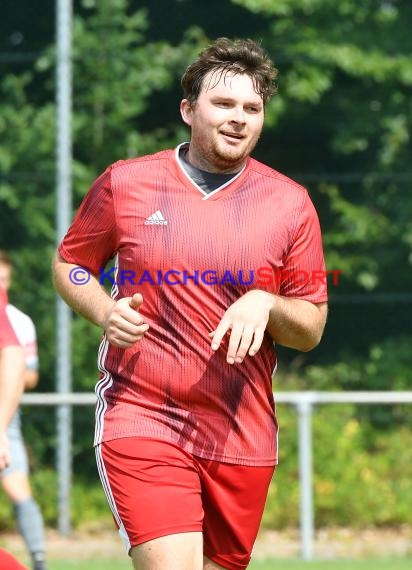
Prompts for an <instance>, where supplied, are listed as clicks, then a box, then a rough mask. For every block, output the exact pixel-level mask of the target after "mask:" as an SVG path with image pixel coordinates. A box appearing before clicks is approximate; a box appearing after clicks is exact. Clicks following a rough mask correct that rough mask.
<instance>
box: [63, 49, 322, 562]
mask: <svg viewBox="0 0 412 570" xmlns="http://www.w3.org/2000/svg"><path fill="white" fill-rule="evenodd" d="M275 76H276V69H275V68H274V66H273V63H272V62H271V60H270V59H269V57H268V56H267V54H266V53H265V52H264V51H263V49H262V48H261V47H260V46H259V45H257V44H256V43H255V42H253V41H251V40H233V41H232V40H229V39H227V38H220V39H218V40H216V41H215V42H214V43H213V44H212V45H210V46H209V47H208V48H206V49H205V50H204V51H203V52H202V53H201V54H200V55H199V57H198V59H197V60H196V61H195V62H193V63H192V64H191V65H190V66H189V67H188V69H187V70H186V72H185V74H184V75H183V77H182V86H183V90H184V99H183V100H182V102H181V106H180V111H181V115H182V118H183V120H184V122H185V123H186V124H187V125H188V126H189V127H190V129H191V138H190V143H184V144H182V145H179V147H178V148H177V149H175V150H166V151H163V152H160V153H157V154H154V155H151V156H145V157H141V158H137V159H132V160H126V161H120V162H117V163H116V164H114V165H112V166H110V167H109V168H108V169H107V170H106V171H105V172H104V173H103V174H102V175H101V176H100V177H99V178H98V179H97V180H96V181H95V183H94V184H93V186H92V187H91V189H90V191H89V193H88V194H87V196H86V197H85V199H84V201H83V203H82V205H81V207H80V209H79V211H78V213H77V215H76V218H75V220H74V222H73V224H72V226H71V228H70V229H69V231H68V233H67V235H66V236H65V238H64V239H63V241H62V243H61V244H60V247H59V250H58V253H57V254H56V258H55V262H54V282H55V286H56V288H57V290H58V291H59V292H60V294H61V295H62V297H63V298H64V299H65V301H66V302H67V303H68V304H69V305H70V306H71V307H72V308H73V309H74V310H75V311H77V312H79V313H81V314H82V315H83V316H85V317H86V318H87V319H89V320H91V321H92V322H94V323H95V324H96V325H98V326H99V327H102V328H103V330H104V332H105V335H104V337H103V341H102V344H101V347H100V352H99V368H100V381H99V382H98V384H97V387H96V391H97V395H98V405H97V410H96V432H95V444H96V456H97V461H98V467H99V473H100V477H101V480H102V483H103V486H104V489H105V492H106V495H107V497H108V500H109V504H110V506H111V509H112V512H113V515H114V518H115V520H116V522H117V525H118V527H119V530H120V533H121V534H122V535H123V537H124V538H125V542H126V545H127V547H128V549H129V552H130V555H131V557H132V560H133V564H134V567H135V568H139V570H153V569H156V570H201V569H204V570H215V569H221V568H225V569H228V570H243V569H244V568H246V567H247V566H248V563H249V561H250V556H251V551H252V547H253V543H254V541H255V538H256V535H257V532H258V528H259V524H260V520H261V516H262V513H263V508H264V504H265V500H266V495H267V490H268V486H269V483H270V481H271V478H272V475H273V472H274V469H275V465H276V463H277V431H278V428H277V421H276V415H275V406H274V402H273V395H272V386H271V379H272V373H273V370H274V369H275V366H276V354H275V350H274V342H275V343H279V344H283V345H285V346H288V347H292V348H296V349H298V350H303V351H307V350H310V349H312V348H313V347H314V346H316V345H317V344H318V342H319V341H320V338H321V335H322V332H323V328H324V325H325V320H326V310H327V309H326V300H327V295H326V285H325V284H324V280H313V279H304V280H303V281H302V279H297V278H296V273H297V271H298V270H299V271H301V272H303V274H305V275H311V274H312V272H314V271H318V272H319V271H323V270H324V260H323V253H322V244H321V237H320V229H319V223H318V219H317V215H316V212H315V209H314V207H313V205H312V203H311V201H310V199H309V197H308V194H307V192H306V190H305V189H304V188H302V187H301V186H299V185H298V184H296V183H295V182H293V181H291V180H290V179H288V178H286V177H285V176H283V175H281V174H280V173H279V172H277V171H275V170H272V169H271V168H269V167H267V166H265V165H263V164H261V163H259V162H257V161H256V160H254V159H252V158H251V157H250V154H251V152H252V151H253V149H254V147H255V145H256V143H257V141H258V139H259V136H260V134H261V130H262V127H263V120H264V107H265V104H266V102H267V101H268V100H269V98H270V96H271V95H272V93H273V90H274V86H273V82H274V79H275ZM114 256H116V266H117V270H116V271H117V273H116V281H114V279H112V276H113V273H112V271H111V270H110V271H105V270H104V267H105V266H106V263H107V262H108V261H109V260H110V259H111V258H113V257H114ZM79 266H80V267H79ZM82 272H83V273H82ZM301 274H302V273H301ZM86 281H87V283H86ZM110 281H113V288H112V295H111V297H110V296H108V295H107V294H106V292H105V289H104V288H103V287H102V285H107V283H108V282H110ZM80 282H81V283H82V284H83V285H82V286H79V285H78V284H77V283H80Z"/></svg>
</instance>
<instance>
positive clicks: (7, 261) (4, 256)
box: [0, 249, 12, 267]
mask: <svg viewBox="0 0 412 570" xmlns="http://www.w3.org/2000/svg"><path fill="white" fill-rule="evenodd" d="M0 263H2V264H3V265H8V266H9V267H11V265H12V263H11V258H10V256H9V254H8V253H6V252H5V251H3V250H2V249H0Z"/></svg>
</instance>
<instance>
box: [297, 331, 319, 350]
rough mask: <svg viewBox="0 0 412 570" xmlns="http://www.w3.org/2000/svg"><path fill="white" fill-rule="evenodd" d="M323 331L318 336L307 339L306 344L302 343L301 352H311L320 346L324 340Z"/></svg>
mask: <svg viewBox="0 0 412 570" xmlns="http://www.w3.org/2000/svg"><path fill="white" fill-rule="evenodd" d="M322 335H323V330H322V331H321V332H319V333H318V334H314V335H312V336H311V337H310V338H306V339H305V341H306V342H305V343H302V346H300V347H299V350H300V352H310V351H311V350H313V349H314V348H316V347H317V346H318V344H319V343H320V341H321V340H322Z"/></svg>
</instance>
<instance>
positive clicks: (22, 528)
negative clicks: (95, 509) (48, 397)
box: [0, 251, 46, 570]
mask: <svg viewBox="0 0 412 570" xmlns="http://www.w3.org/2000/svg"><path fill="white" fill-rule="evenodd" d="M11 277H12V263H11V259H10V257H9V256H8V254H7V253H6V252H4V251H0V288H2V289H3V290H4V291H6V293H7V292H8V290H9V288H10V285H11ZM6 312H7V316H8V318H9V321H10V323H11V325H12V327H13V330H14V332H15V334H16V336H17V338H18V340H19V342H20V344H21V345H22V347H23V349H24V353H25V370H24V373H23V385H24V389H30V388H34V387H35V386H36V384H37V382H38V356H37V340H36V329H35V327H34V324H33V321H32V320H31V318H30V317H29V316H28V315H26V314H25V313H23V312H22V311H20V310H19V309H17V308H16V307H14V306H13V305H11V304H8V305H7V307H6ZM7 435H8V440H9V445H10V457H11V461H10V465H9V466H8V467H7V468H5V469H4V470H3V471H2V472H1V473H0V479H1V483H2V486H3V489H4V490H5V492H6V494H7V496H8V497H9V499H10V501H11V502H12V504H13V512H14V516H15V519H16V523H17V528H18V529H19V532H20V534H21V535H22V537H23V540H24V542H25V544H26V547H27V549H28V551H29V552H30V555H31V558H32V561H33V570H46V562H45V553H44V551H45V547H44V524H43V517H42V514H41V511H40V508H39V505H38V504H37V502H36V501H35V500H34V498H33V495H32V491H31V486H30V481H29V462H28V457H27V452H26V448H25V445H24V440H23V435H22V431H21V423H20V414H19V411H17V412H16V413H15V414H14V416H13V418H12V419H11V421H10V423H9V425H8V428H7Z"/></svg>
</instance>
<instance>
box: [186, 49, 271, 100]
mask: <svg viewBox="0 0 412 570" xmlns="http://www.w3.org/2000/svg"><path fill="white" fill-rule="evenodd" d="M214 71H220V73H219V75H218V77H217V81H219V79H220V77H221V76H222V74H226V73H233V74H235V75H237V74H246V75H248V76H249V77H250V78H251V79H252V81H253V83H254V86H255V90H256V93H258V94H259V95H260V96H261V97H262V99H263V103H264V104H266V103H267V101H269V99H270V97H271V96H272V95H273V93H275V92H276V87H275V84H274V80H275V78H276V76H277V73H278V71H277V69H276V67H275V66H274V64H273V62H272V60H271V59H270V57H269V56H268V54H267V53H266V52H265V50H264V49H263V48H262V47H261V46H260V45H259V44H258V43H256V42H255V41H254V40H251V39H246V40H244V39H234V40H231V39H229V38H218V39H217V40H216V41H215V42H213V43H212V44H210V45H209V46H207V47H206V48H205V49H203V50H202V51H201V52H200V54H199V56H198V58H197V59H196V60H195V61H194V62H193V63H192V64H191V65H189V67H188V68H187V69H186V71H185V72H184V74H183V76H182V79H181V85H182V88H183V93H184V97H185V98H186V99H188V100H189V102H190V103H194V102H195V101H196V99H197V98H198V97H199V93H200V90H201V88H202V84H203V80H204V78H205V77H206V75H207V74H208V73H209V72H214Z"/></svg>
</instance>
